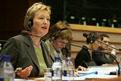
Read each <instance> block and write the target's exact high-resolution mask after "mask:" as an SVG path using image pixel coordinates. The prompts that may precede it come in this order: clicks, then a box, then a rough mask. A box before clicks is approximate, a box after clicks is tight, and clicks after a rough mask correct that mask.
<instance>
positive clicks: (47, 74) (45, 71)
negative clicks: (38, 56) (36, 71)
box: [44, 68, 52, 81]
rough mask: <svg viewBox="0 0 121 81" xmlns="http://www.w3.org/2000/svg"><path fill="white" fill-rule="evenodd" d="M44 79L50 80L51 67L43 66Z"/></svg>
mask: <svg viewBox="0 0 121 81" xmlns="http://www.w3.org/2000/svg"><path fill="white" fill-rule="evenodd" d="M44 78H45V81H52V68H44Z"/></svg>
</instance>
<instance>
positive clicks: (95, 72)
mask: <svg viewBox="0 0 121 81" xmlns="http://www.w3.org/2000/svg"><path fill="white" fill-rule="evenodd" d="M90 74H98V72H97V71H94V72H90V73H86V74H82V75H80V77H82V76H86V75H90Z"/></svg>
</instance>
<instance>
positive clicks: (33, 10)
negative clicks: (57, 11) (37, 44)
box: [24, 2, 51, 31]
mask: <svg viewBox="0 0 121 81" xmlns="http://www.w3.org/2000/svg"><path fill="white" fill-rule="evenodd" d="M38 10H46V11H47V12H48V13H49V14H50V15H51V10H50V6H46V5H44V4H42V3H41V2H37V3H34V4H33V5H32V6H31V7H30V8H29V9H28V10H27V12H26V15H25V19H24V27H25V29H26V30H27V31H31V28H30V27H29V26H28V21H29V20H32V21H33V18H34V15H35V13H36V12H37V11H38Z"/></svg>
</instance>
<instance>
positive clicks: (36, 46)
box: [30, 36, 40, 48]
mask: <svg viewBox="0 0 121 81" xmlns="http://www.w3.org/2000/svg"><path fill="white" fill-rule="evenodd" d="M30 38H31V39H32V37H31V36H30ZM32 42H33V44H34V45H35V46H36V47H38V48H39V47H40V43H38V45H37V44H36V43H35V42H34V41H33V39H32Z"/></svg>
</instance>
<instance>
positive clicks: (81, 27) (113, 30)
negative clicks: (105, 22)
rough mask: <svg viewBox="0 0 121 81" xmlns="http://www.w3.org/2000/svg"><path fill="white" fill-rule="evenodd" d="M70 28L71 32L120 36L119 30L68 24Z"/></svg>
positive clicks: (120, 31)
mask: <svg viewBox="0 0 121 81" xmlns="http://www.w3.org/2000/svg"><path fill="white" fill-rule="evenodd" d="M70 26H71V28H72V29H73V30H81V31H96V32H106V33H119V34H121V28H109V27H97V26H89V25H78V24H70Z"/></svg>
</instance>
